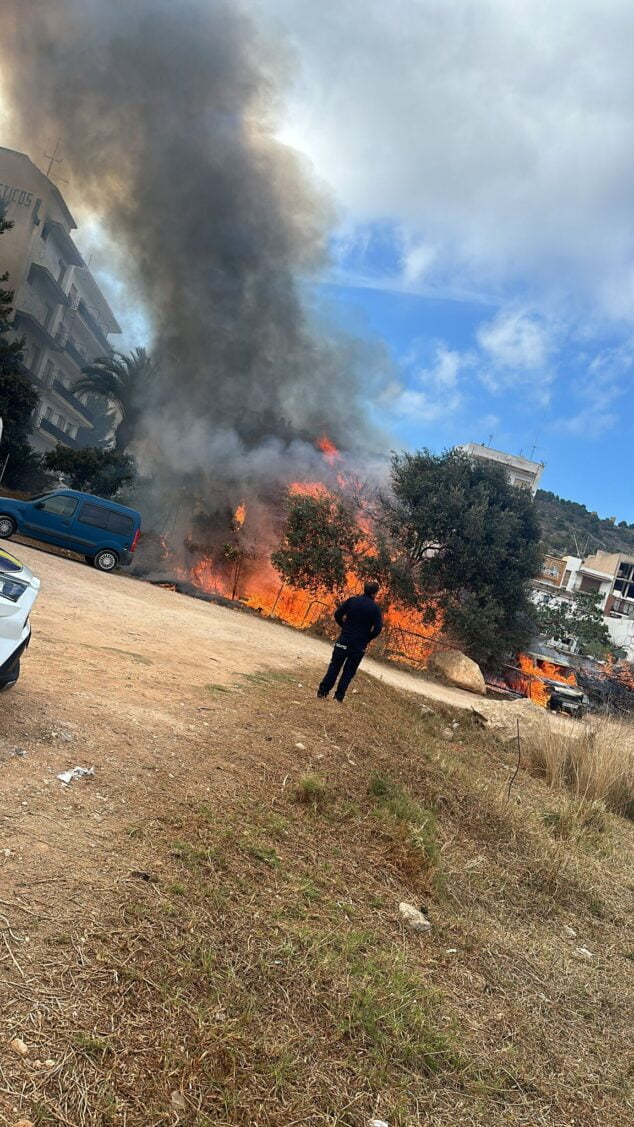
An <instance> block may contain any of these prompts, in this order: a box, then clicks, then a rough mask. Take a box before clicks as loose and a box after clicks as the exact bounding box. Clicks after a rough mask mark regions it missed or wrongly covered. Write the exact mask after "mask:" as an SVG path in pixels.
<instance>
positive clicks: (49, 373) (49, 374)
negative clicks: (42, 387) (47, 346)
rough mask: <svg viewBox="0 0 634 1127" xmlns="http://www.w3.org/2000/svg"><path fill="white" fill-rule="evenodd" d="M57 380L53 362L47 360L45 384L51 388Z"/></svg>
mask: <svg viewBox="0 0 634 1127" xmlns="http://www.w3.org/2000/svg"><path fill="white" fill-rule="evenodd" d="M54 379H55V368H54V366H53V361H52V360H47V361H46V365H45V367H44V382H45V384H47V386H48V387H51V386H52V384H53V380H54Z"/></svg>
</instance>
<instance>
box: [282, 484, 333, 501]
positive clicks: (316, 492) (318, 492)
mask: <svg viewBox="0 0 634 1127" xmlns="http://www.w3.org/2000/svg"><path fill="white" fill-rule="evenodd" d="M288 491H289V493H290V494H291V495H292V496H294V497H318V498H323V497H327V496H328V490H327V489H326V486H325V485H322V484H321V482H320V481H293V482H292V483H291V484H290V485H289V487H288Z"/></svg>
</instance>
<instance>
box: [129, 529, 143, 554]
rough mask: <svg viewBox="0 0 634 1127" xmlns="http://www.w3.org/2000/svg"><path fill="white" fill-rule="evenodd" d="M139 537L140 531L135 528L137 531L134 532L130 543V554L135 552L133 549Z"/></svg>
mask: <svg viewBox="0 0 634 1127" xmlns="http://www.w3.org/2000/svg"><path fill="white" fill-rule="evenodd" d="M140 535H141V529H140V528H137V530H136V532H135V534H134V540H133V541H132V543H131V544H130V551H131V552H133V551H134V550H135V548H136V546H137V544H138V543H139V536H140Z"/></svg>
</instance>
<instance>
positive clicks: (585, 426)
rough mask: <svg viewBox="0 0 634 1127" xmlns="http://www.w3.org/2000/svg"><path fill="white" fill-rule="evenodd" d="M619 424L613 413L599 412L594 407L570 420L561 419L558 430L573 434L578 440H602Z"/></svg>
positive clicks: (578, 413)
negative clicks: (602, 437)
mask: <svg viewBox="0 0 634 1127" xmlns="http://www.w3.org/2000/svg"><path fill="white" fill-rule="evenodd" d="M617 422H618V415H616V414H615V413H614V412H613V411H598V410H596V408H594V407H586V408H584V409H583V410H582V411H578V412H577V413H576V414H575V415H571V416H570V418H564V419H560V420H559V422H558V423H557V428H556V429H558V430H561V431H565V432H566V433H567V434H573V435H575V436H576V437H577V438H601V436H602V435H604V434H606V433H607V432H608V431H609V430H612V428H613V427H614V426H615V424H616V423H617Z"/></svg>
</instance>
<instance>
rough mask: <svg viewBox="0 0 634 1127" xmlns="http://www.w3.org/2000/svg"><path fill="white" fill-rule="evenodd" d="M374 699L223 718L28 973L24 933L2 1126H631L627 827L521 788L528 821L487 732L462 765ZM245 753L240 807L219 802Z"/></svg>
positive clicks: (285, 691)
mask: <svg viewBox="0 0 634 1127" xmlns="http://www.w3.org/2000/svg"><path fill="white" fill-rule="evenodd" d="M300 679H301V682H302V683H303V684H304V685H306V684H308V685H309V684H310V673H309V674H308V675H307V674H306V672H305V671H304V672H303V674H302V675H301V678H300ZM358 687H359V690H360V691H359V694H358V695H357V696H355V697H353V698H352V700H351V702H350V705H349V707H346V708H344V709H342V708H339V707H338V706H335V705H331V704H329V703H328V702H324V701H316V700H314V699H313V698H312V692H310V695H309V689H307V690H306V694H305V696H304V697H303V698H302V695H301V692H300V686H299V684H298V682H297V681H295V682H289V683H286V682H284V681H282V680H280V679H279V678H276V677H275V676H273V677H271V678H267V677H266V676H265V675H264V674H261V675H258V678H257V679H251V680H250V681H249V682H246V687H245V689H244V693H243V694H241V695H240V696H239V698H238V697H237V696H236V700H235V701H233V702H232V703H233V704H235V705H236V707H239V708H240V709H243V713H242V719H243V721H244V722H243V725H242V726H240V727H239V730H238V728H237V723H238V722H237V719H236V717H237V713H236V711H235V709H234V711H233V712H232V713H229V711H228V706H227V699H226V694H221V695H219V696H218V698H217V705H216V711H215V713H214V724H213V726H210V734H209V746H208V750H207V757H208V760H207V762H205V761H204V760H203V761H202V762H201V757H200V751H199V750H197V751H196V754H195V757H193V766H195V774H194V772H192V774H191V775H188V776H187V778H186V781H185V782H183V784H182V788H181V789H179V784H178V781H176V780H171V783H170V789H169V791H168V792H166V793H165V795H164V800H163V802H162V805H161V808H160V809H157V807H156V805H155V806H154V807H153V808H152V807H150V808H147V807H146V808H138V809H135V810H134V822H133V823H132V824H131V825H129V826H128V832H127V833H126V834H124V835H122V838H121V840H118V841H117V842H115V843H114V847H115V848H116V849H117V850H118V855H119V859H120V866H121V871H122V873H124V874H126V873H129V874H130V875H129V878H128V879H127V880H125V881H124V882H123V883H122V884H121V885H120V886H119V887H115V888H112V889H110V890H109V891H108V893H107V895H99V894H97V895H95V897H94V902H93V905H92V909H91V912H90V913H89V914H88V915H87V916H86V918H85V919H84V920H83V921H82V926H81V928H79V929H77V928H73V929H72V930H70V931H69V930H68V929H65V928H64V927H62V926H61V925H60V926H58V927H55V926H52V927H49V928H48V930H47V931H46V933H45V935H43V936H42V937H41V944H42V946H41V948H40V949H38V952H37V958H33V959H31V961H30V962H29V963H28V965H27V963H26V962H25V961H24V947H22V948H20V946H19V945H18V943H17V941H18V940H19V939H20V936H19V934H18V933H16V934H15V936H13V935H12V934H9V933H7V935H6V938H7V941H8V942H9V944H10V946H11V949H12V950H15V952H16V956H17V960H18V962H19V963H21V964H23V967H22V974H20V973H18V971H17V970H16V969H15V967H13V966H11V967H9V970H10V972H11V980H10V1000H9V1003H8V1005H6V1006H5V1019H4V1025H5V1033H6V1038H7V1040H8V1039H10V1037H12V1036H16V1035H18V1036H23V1037H24V1038H25V1040H26V1041H27V1042H28V1043H29V1044H30V1046H31V1054H30V1057H29V1058H28V1059H27V1060H26V1061H23V1060H19V1059H18V1058H16V1057H15V1056H13V1055H11V1054H10V1053H7V1052H2V1053H0V1118H1V1116H2V1113H4V1116H5V1121H6V1123H7V1124H11V1123H12V1122H13V1121H14V1120H16V1119H19V1118H20V1116H25V1117H27V1118H31V1119H32V1120H33V1121H34V1122H35V1123H36V1124H38V1127H43V1125H44V1124H65V1125H71V1127H119V1125H120V1127H159V1125H166V1124H170V1123H173V1124H176V1123H178V1124H179V1125H182V1127H211V1125H212V1124H213V1125H214V1127H300V1125H301V1127H366V1124H367V1121H368V1120H369V1119H370V1118H373V1117H376V1118H382V1119H385V1120H387V1121H388V1123H389V1124H390V1127H422V1125H423V1124H433V1125H434V1127H485V1125H487V1127H529V1125H530V1127H572V1125H573V1124H574V1127H590V1125H592V1127H615V1125H617V1124H621V1123H625V1122H626V1121H627V1120H628V1117H629V1116H630V1115H631V1112H632V1108H633V1107H634V1103H633V1094H632V1076H633V1073H632V1069H631V1056H629V1058H628V1054H630V1053H631V1028H630V1022H631V1012H632V1005H633V1002H634V999H633V997H632V993H633V991H632V986H631V961H630V960H631V957H632V954H633V950H632V948H633V945H632V943H631V939H630V936H631V914H630V915H629V917H628V911H630V912H631V908H629V907H628V896H629V898H630V901H631V869H630V870H629V874H630V875H629V876H628V866H629V864H630V861H631V851H632V832H631V831H632V827H631V826H630V825H629V824H628V823H627V822H625V821H623V820H620V819H617V818H615V817H613V816H612V815H611V814H610V813H608V812H607V811H605V810H604V811H603V813H602V818H601V819H599V817H598V810H597V811H595V815H596V817H595V818H594V819H590V822H589V824H588V826H587V832H584V831H579V832H576V831H575V833H574V834H566V833H565V832H564V833H561V832H559V831H560V826H561V825H562V824H563V821H564V820H565V818H566V816H567V815H568V813H569V811H570V810H571V809H572V807H573V806H574V804H575V803H576V802H577V800H576V799H570V798H567V797H566V795H565V794H564V793H563V792H562V793H556V794H554V795H553V793H552V792H551V791H549V790H548V789H546V788H545V787H544V784H543V782H541V781H540V780H537V779H533V778H531V777H530V776H529V775H528V774H521V775H520V776H519V778H518V779H517V780H516V782H515V784H514V787H513V790H512V792H511V797H510V799H509V797H508V779H509V777H510V773H509V772H510V770H511V769H512V756H506V755H505V754H503V753H501V752H500V751H499V749H497V748H496V747H495V745H494V744H493V743H492V742H489V740H488V738H487V737H486V735H483V734H482V733H481V732H480V730H479V729H478V728H477V727H476V726H475V724H473V725H472V724H471V722H470V721H469V720H468V719H464V718H460V720H459V727H458V728H457V730H456V738H455V741H454V742H452V743H447V742H446V741H445V740H444V739H443V738H442V730H443V729H444V728H446V724H447V721H446V718H445V717H444V716H442V715H440V714H439V715H431V716H430V715H425V716H422V715H421V713H420V709H419V708H418V706H417V704H416V703H414V702H412V701H410V700H409V699H407V698H406V697H404V696H403V695H402V694H399V693H397V692H395V691H394V690H390V689H389V688H387V687H385V686H381V685H379V684H377V683H375V682H372V681H371V680H370V679H369V678H365V677H363V676H361V677H359V679H358ZM209 699H210V698H209V692H208V690H207V691H205V690H201V705H204V707H205V708H207V707H208V706H209ZM292 705H295V708H292V707H291V706H292ZM298 743H301V744H302V745H304V748H303V750H301V751H300V750H298ZM228 746H230V747H232V749H233V752H232V754H233V757H234V759H235V760H236V761H237V764H238V766H239V769H240V772H241V775H240V778H241V785H240V787H239V788H238V789H237V791H236V792H235V793H234V794H233V795H231V794H228V793H226V792H225V793H223V794H220V793H218V794H215V793H214V794H212V795H211V796H209V795H208V796H206V797H205V796H204V786H202V787H200V788H199V790H198V791H196V789H195V778H196V777H197V776H198V775H202V776H203V779H204V782H208V781H209V780H210V779H211V778H212V777H213V771H212V769H213V767H214V758H213V757H214V753H215V750H216V749H217V748H223V749H226V748H227V747H228ZM183 754H186V752H185V751H184V753H183ZM131 813H132V811H131ZM599 822H600V826H599ZM575 824H576V823H575ZM595 838H600V839H601V843H602V845H601V848H597V846H596V843H595ZM606 843H607V844H606ZM400 900H408V901H410V902H412V903H414V904H416V905H418V906H424V907H425V909H426V911H427V912H428V914H429V917H430V919H431V920H432V922H433V930H432V932H431V933H429V934H427V935H423V936H416V935H414V934H412V933H410V932H407V931H405V932H404V931H403V930H402V928H401V925H400V923H399V918H398V903H399V901H400ZM61 902H62V901H61V900H60V904H61ZM51 916H52V917H53V918H54V913H53V912H51ZM570 928H572V929H573V930H574V931H575V932H576V935H575V936H574V937H573V936H571V935H570V934H569V932H568V931H566V929H570ZM14 940H15V942H14ZM32 946H33V945H32ZM578 947H586V948H588V949H589V951H590V952H591V955H590V956H589V958H588V959H586V958H578V957H577V956H576V955H575V951H576V949H577V948H578ZM7 959H8V955H7ZM6 965H7V964H5V966H6ZM628 973H629V975H630V977H629V980H628ZM47 1058H51V1059H52V1060H53V1061H54V1065H52V1066H48V1065H46V1064H44V1063H42V1062H45V1061H46V1059H47ZM36 1060H37V1061H39V1062H40V1063H39V1064H37V1065H36Z"/></svg>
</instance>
